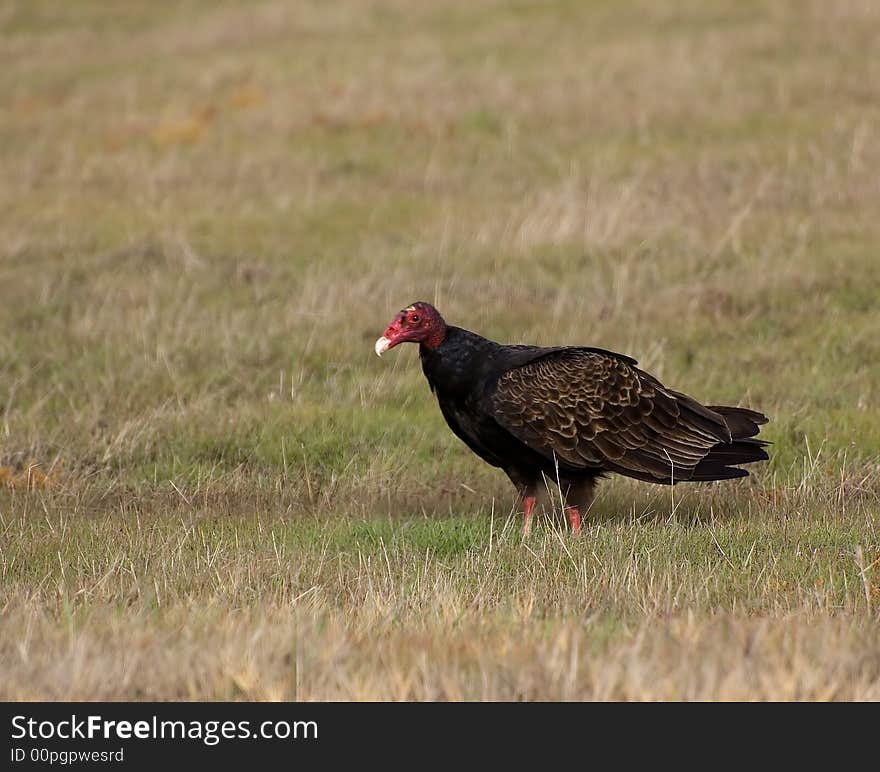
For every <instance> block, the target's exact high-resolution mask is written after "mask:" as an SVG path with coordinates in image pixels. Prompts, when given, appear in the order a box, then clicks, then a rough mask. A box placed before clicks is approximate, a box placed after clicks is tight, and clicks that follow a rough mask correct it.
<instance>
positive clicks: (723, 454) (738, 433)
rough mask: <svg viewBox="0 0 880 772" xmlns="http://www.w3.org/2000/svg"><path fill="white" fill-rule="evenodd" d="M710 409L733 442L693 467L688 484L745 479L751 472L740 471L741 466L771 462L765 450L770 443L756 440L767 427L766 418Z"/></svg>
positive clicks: (740, 410) (718, 447)
mask: <svg viewBox="0 0 880 772" xmlns="http://www.w3.org/2000/svg"><path fill="white" fill-rule="evenodd" d="M709 409H710V410H712V411H714V412H716V413H718V415H720V416H721V417H722V418H724V421H725V423H726V424H727V426H728V428H729V429H730V436H731V442H720V443H718V444H717V445H715V446H714V447H713V448H712V449H711V450H710V451H709V452H708V454H706V457H705V458H704V459H703V460H702V461H700V463H699V464H697V465H696V466H695V467H694V471H693V474H691V476H690V477H689V478H688V479H689V480H692V481H694V482H700V481H703V482H705V481H709V480H730V479H732V478H735V477H746V476H748V474H749V473H748V470H746V469H740V468H739V466H738V465H739V464H752V463H754V462H756V461H767V460H768V459H769V458H770V456H769V455H767V451H766V450H764V448H765V447H766V446H767V445H769V443H767V442H765V441H764V440H756V439H753V438H754V437H755V435H757V434H758V432H760V431H761V426H763V425H764V424H765V423H767V420H768V419H767V416H765V415H764V414H763V413H759V412H757V411H756V410H749V409H748V408H744V407H726V406H712V407H710V408H709Z"/></svg>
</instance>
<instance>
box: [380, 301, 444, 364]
mask: <svg viewBox="0 0 880 772" xmlns="http://www.w3.org/2000/svg"><path fill="white" fill-rule="evenodd" d="M445 337H446V322H444V321H443V317H442V316H440V312H439V311H437V309H436V308H434V306H432V305H431V304H430V303H423V302H421V301H419V302H418V303H413V304H412V305H411V306H407V307H406V308H404V309H403V311H401V312H400V313H398V314H397V316H395V317H394V318H393V319H392V320H391V324H389V325H388V326H387V327H386V328H385V332H383V333H382V337H381V338H379V340H377V341H376V353H377V354H378V355H379V356H382V354H384V353H385V352H386V351H388V349H390V348H394V347H395V346H396V345H397V344H398V343H421V344H422V345H423V346H427V347H428V348H437V346H439V345H440V344H441V343H442V342H443V339H444V338H445Z"/></svg>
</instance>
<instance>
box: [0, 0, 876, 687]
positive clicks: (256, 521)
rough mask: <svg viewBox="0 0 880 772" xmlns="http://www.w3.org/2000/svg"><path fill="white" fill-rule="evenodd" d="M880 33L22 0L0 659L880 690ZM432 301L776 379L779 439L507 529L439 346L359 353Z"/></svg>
mask: <svg viewBox="0 0 880 772" xmlns="http://www.w3.org/2000/svg"><path fill="white" fill-rule="evenodd" d="M829 30H832V31H833V35H829ZM878 33H880V14H878V12H877V11H876V10H874V8H873V7H872V6H871V5H870V4H867V3H860V2H856V0H853V1H852V2H849V1H847V2H843V3H838V4H836V5H835V7H834V10H833V12H832V11H829V10H828V8H827V6H826V5H825V4H821V3H800V2H785V3H778V2H757V1H756V2H749V3H734V2H718V3H713V4H711V6H707V5H706V4H702V3H696V2H687V3H679V2H660V3H658V2H627V3H623V4H621V3H611V2H590V3H576V2H564V1H562V0H559V2H552V3H540V4H538V3H519V2H500V1H499V2H490V3H480V4H473V3H465V2H457V1H450V2H443V3H430V4H412V3H404V2H398V1H397V0H382V1H381V2H379V3H374V4H372V5H371V6H370V8H369V9H367V8H364V7H363V6H362V4H360V3H357V2H343V3H334V4H324V3H318V2H247V3H245V2H225V3H209V2H206V1H203V0H193V1H192V2H187V3H185V4H184V5H183V6H181V7H180V8H179V9H172V8H170V7H164V6H161V5H157V4H154V3H147V2H129V3H126V4H124V7H123V6H120V5H119V4H113V3H107V2H101V1H99V0H89V2H80V3H77V4H76V7H75V9H74V8H73V7H72V6H71V5H70V4H68V3H63V2H55V1H50V0H41V1H40V2H29V3H18V4H13V5H11V6H10V7H9V8H8V9H7V10H5V11H2V12H0V48H2V50H3V52H4V53H5V54H6V56H5V57H4V60H5V61H7V62H8V66H7V67H5V68H3V70H2V72H0V133H2V136H3V142H2V143H0V174H2V179H3V180H4V183H3V185H2V186H0V212H2V215H0V331H2V335H0V587H2V594H0V696H3V697H6V698H10V699H22V698H40V697H42V698H51V699H65V698H66V699H93V698H95V699H100V698H155V699H167V698H192V699H223V698H230V699H272V698H286V699H406V698H409V699H499V698H507V699H534V698H540V699H560V698H562V699H583V698H595V699H607V698H633V699H665V698H693V699H774V698H784V699H794V698H807V699H853V698H856V699H859V698H860V699H876V698H878V697H880V692H878V686H877V684H878V682H880V649H878V647H877V640H880V637H878V633H880V629H878V609H880V563H878V562H877V561H878V559H880V538H878V534H877V523H878V513H880V462H878V458H880V456H878V449H880V412H878V411H877V409H876V406H877V404H878V402H880V392H878V384H880V364H878V363H880V334H878V333H880V311H878V300H880V259H878V254H880V228H878V225H877V218H876V214H875V213H876V212H877V211H878V208H880V189H878V187H877V180H876V176H877V175H876V170H877V168H878V167H880V136H878V126H880V121H878V119H880V93H878V89H877V86H876V84H877V83H880V72H878V63H877V57H876V56H875V55H874V54H875V40H876V38H877V35H878ZM415 299H425V300H430V301H434V302H436V304H437V305H438V306H439V307H440V309H441V311H442V312H443V313H444V315H445V316H446V318H447V319H448V320H449V321H450V322H451V323H454V324H459V325H462V326H465V327H468V328H471V329H475V330H477V331H479V332H482V333H484V334H486V335H488V336H489V337H493V338H495V339H498V340H506V341H511V342H536V343H543V344H551V343H554V344H556V343H583V344H589V345H595V346H601V347H605V348H611V349H615V350H619V351H622V352H625V353H627V354H631V355H633V356H635V357H637V358H638V359H639V360H640V362H641V364H642V366H643V367H645V368H646V369H648V370H650V371H652V372H654V373H655V374H657V375H658V376H659V377H661V378H662V379H663V380H664V382H666V383H667V384H668V385H670V386H671V387H673V388H676V389H679V390H682V391H686V392H688V393H691V394H693V395H694V396H696V397H697V398H699V399H701V400H703V401H705V402H707V403H709V404H725V403H729V404H740V403H741V404H746V405H751V406H754V407H757V408H760V409H762V410H764V411H765V412H766V413H767V414H768V415H770V416H771V418H772V421H771V423H770V424H769V425H768V426H767V427H766V435H767V438H768V439H770V440H772V441H773V443H774V444H773V446H772V459H771V462H770V463H769V464H766V465H763V466H762V467H761V468H758V469H756V470H755V474H754V476H753V477H752V478H750V479H749V480H747V481H742V482H737V483H733V484H729V485H718V486H695V487H691V488H685V487H682V486H679V487H677V488H676V490H675V491H674V495H673V493H672V492H670V491H668V490H664V489H660V488H653V487H651V486H648V485H642V484H638V483H634V482H631V481H626V480H619V479H618V480H611V481H608V482H607V483H605V484H604V485H603V487H602V488H601V491H600V498H599V500H598V501H597V503H596V505H595V507H594V509H593V511H592V512H591V513H590V516H589V518H588V523H587V524H588V528H586V529H585V533H584V535H583V538H581V539H580V540H571V539H569V538H566V537H564V536H563V535H562V534H560V533H557V532H556V531H554V530H553V528H552V527H551V524H550V523H551V522H552V521H549V522H548V523H546V524H545V527H544V528H542V529H539V530H538V531H537V532H536V533H535V534H534V535H533V537H532V538H531V539H529V540H527V541H525V542H523V541H522V539H521V538H520V537H519V535H518V525H517V522H518V513H517V512H516V511H515V503H514V502H513V497H512V490H511V489H510V487H509V484H508V483H507V481H506V479H505V478H504V477H503V476H502V475H501V474H500V473H498V472H497V471H495V470H493V469H490V468H488V467H486V466H485V465H483V464H482V463H481V462H480V461H479V460H478V459H476V458H475V457H473V456H472V455H471V454H470V453H469V452H468V451H467V449H466V448H464V447H463V446H462V445H461V444H460V443H459V442H458V441H457V440H456V439H455V438H454V436H453V435H452V434H451V433H450V432H449V430H448V428H447V427H446V426H445V424H444V422H443V420H442V417H441V416H440V415H439V411H438V410H437V407H436V404H435V401H434V399H433V397H432V396H431V395H430V394H429V392H428V389H427V386H426V384H425V382H424V379H423V377H422V375H421V373H420V370H419V367H418V363H417V360H416V356H415V352H414V351H412V350H408V348H409V347H401V349H397V350H395V351H394V352H391V354H389V356H387V357H384V358H383V359H382V360H381V361H379V360H377V359H376V357H375V356H374V355H373V353H372V343H373V341H374V340H375V338H376V337H377V336H378V335H379V334H380V333H381V330H382V329H383V328H384V326H385V324H387V322H388V320H389V319H390V317H391V315H392V314H393V313H394V312H395V311H396V310H397V309H398V308H400V307H402V306H403V305H404V304H406V303H408V302H410V301H413V300H415ZM108 676H110V677H108Z"/></svg>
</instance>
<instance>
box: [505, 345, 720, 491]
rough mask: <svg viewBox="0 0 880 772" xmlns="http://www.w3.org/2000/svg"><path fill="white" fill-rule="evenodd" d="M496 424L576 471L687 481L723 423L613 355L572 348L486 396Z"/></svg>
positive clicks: (511, 374)
mask: <svg viewBox="0 0 880 772" xmlns="http://www.w3.org/2000/svg"><path fill="white" fill-rule="evenodd" d="M489 402H490V405H491V407H492V410H493V413H494V416H495V419H496V421H498V423H499V424H500V425H501V426H503V427H504V428H505V429H507V431H509V432H510V433H511V434H513V435H514V436H515V437H516V438H517V439H519V440H520V441H521V442H524V443H525V444H526V445H528V446H529V447H530V448H532V449H533V450H535V451H538V452H539V453H541V454H543V455H544V456H545V457H548V458H553V457H554V456H555V457H556V458H557V459H558V460H559V463H560V464H562V465H565V466H568V467H573V468H576V469H585V468H590V467H592V468H603V467H604V468H608V467H610V468H612V469H614V470H615V471H621V472H623V473H624V474H626V473H630V474H632V475H633V476H640V477H644V478H647V479H650V478H656V479H658V480H660V479H668V478H669V477H670V475H671V474H673V470H674V475H675V477H676V478H678V479H687V477H688V475H689V474H690V472H692V471H693V469H694V467H695V466H696V465H697V464H698V463H699V462H700V461H701V460H702V459H703V458H704V457H705V456H706V454H707V453H708V452H709V450H710V448H712V447H713V446H714V445H717V444H718V443H719V442H729V441H730V431H729V429H728V427H727V424H726V423H725V421H724V419H723V418H722V417H721V416H720V415H718V414H717V413H714V412H713V411H711V410H709V409H708V408H706V407H704V406H703V405H700V404H699V403H697V402H695V401H694V400H693V399H691V398H690V397H687V396H686V395H684V394H679V393H677V392H674V391H670V390H668V389H666V388H664V387H663V385H662V384H661V383H660V382H659V381H657V380H656V379H655V378H653V377H652V376H650V375H648V374H647V373H645V372H643V371H641V370H639V369H638V368H636V367H633V366H632V365H630V364H629V363H628V362H627V361H625V360H623V359H620V358H618V357H615V356H614V355H612V354H605V353H599V352H594V351H585V350H583V349H569V350H561V351H556V352H553V353H552V354H549V355H548V356H546V357H542V358H541V359H538V360H535V361H533V362H530V363H528V364H525V365H523V366H521V367H515V368H513V369H511V370H508V371H506V372H505V373H503V374H502V375H501V377H500V378H499V379H498V381H497V383H496V385H495V388H494V389H493V391H492V392H491V394H489Z"/></svg>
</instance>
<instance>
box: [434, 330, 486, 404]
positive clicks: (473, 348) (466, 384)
mask: <svg viewBox="0 0 880 772" xmlns="http://www.w3.org/2000/svg"><path fill="white" fill-rule="evenodd" d="M445 333H446V334H445V336H444V338H443V341H442V342H441V343H440V344H439V345H438V346H436V347H433V348H432V347H430V346H426V345H425V344H422V345H421V346H420V347H419V357H420V358H421V360H422V370H423V371H424V373H425V377H426V378H427V379H428V382H429V383H430V384H431V389H432V390H433V391H437V392H440V393H458V394H461V393H463V392H466V391H469V390H470V389H472V388H473V387H474V386H475V385H478V384H479V383H481V382H482V378H483V376H484V374H485V372H484V371H485V369H486V366H487V365H488V364H489V363H490V362H491V361H492V354H493V352H494V350H495V349H497V348H498V344H497V343H494V342H492V341H491V340H487V339H486V338H483V337H481V336H480V335H477V334H476V333H473V332H470V331H468V330H463V329H461V328H460V327H447V328H446V331H445Z"/></svg>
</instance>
